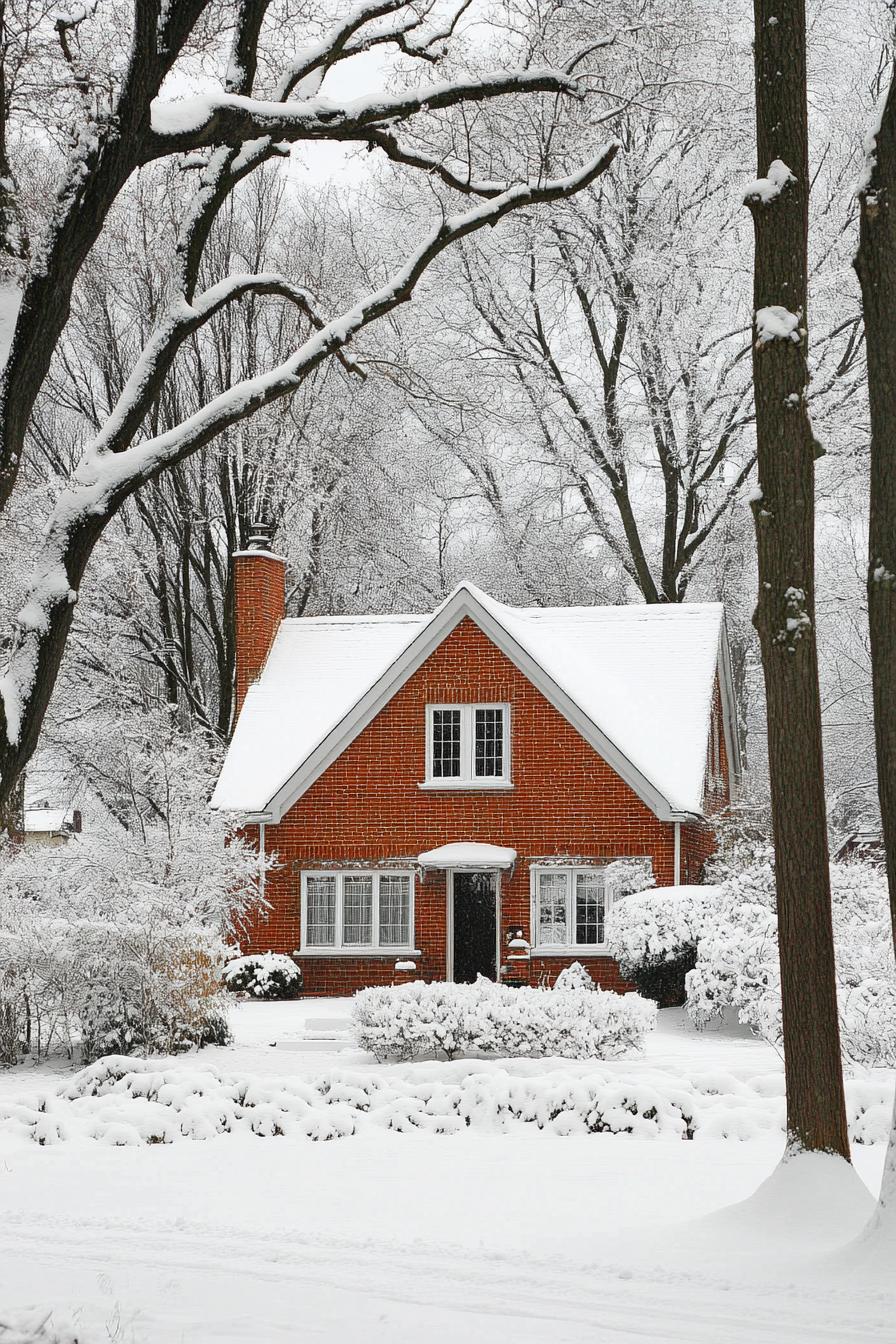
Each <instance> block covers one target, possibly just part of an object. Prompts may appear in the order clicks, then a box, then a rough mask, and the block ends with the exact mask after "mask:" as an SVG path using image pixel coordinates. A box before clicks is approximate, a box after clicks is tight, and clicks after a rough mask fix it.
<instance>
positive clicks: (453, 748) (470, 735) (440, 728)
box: [426, 705, 510, 787]
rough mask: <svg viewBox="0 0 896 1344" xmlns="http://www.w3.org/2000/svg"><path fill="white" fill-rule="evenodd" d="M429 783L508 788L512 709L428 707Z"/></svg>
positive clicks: (502, 707) (455, 706) (505, 707)
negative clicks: (492, 785)
mask: <svg viewBox="0 0 896 1344" xmlns="http://www.w3.org/2000/svg"><path fill="white" fill-rule="evenodd" d="M426 782H427V783H428V784H444V785H445V786H446V787H450V786H451V785H458V784H473V785H475V784H482V785H489V784H508V783H509V782H510V706H509V705H427V707H426Z"/></svg>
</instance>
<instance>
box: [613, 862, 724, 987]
mask: <svg viewBox="0 0 896 1344" xmlns="http://www.w3.org/2000/svg"><path fill="white" fill-rule="evenodd" d="M719 890H720V888H719V887H695V886H681V887H654V888H652V889H651V890H650V891H639V892H634V893H633V894H632V895H631V896H626V897H624V898H623V899H622V900H617V901H616V902H615V904H614V905H613V907H612V909H611V910H610V915H609V919H608V923H607V946H608V947H609V950H610V952H611V953H612V954H613V956H614V957H615V958H616V960H617V961H618V962H619V966H620V969H621V971H622V974H623V975H624V976H625V978H626V979H627V980H631V981H632V983H633V984H634V985H636V986H637V988H638V992H639V994H643V995H644V996H645V997H646V998H648V999H653V1000H655V1001H656V1002H657V1003H658V1004H659V1005H660V1006H661V1007H669V1006H671V1005H673V1004H679V1003H684V1000H685V977H686V976H687V974H688V972H689V971H691V970H692V969H693V967H694V965H695V963H696V959H697V942H698V940H699V938H700V935H701V933H702V931H703V928H704V924H705V922H706V919H707V916H708V914H709V912H710V911H711V909H712V907H713V906H714V905H715V904H716V903H717V901H718V896H719Z"/></svg>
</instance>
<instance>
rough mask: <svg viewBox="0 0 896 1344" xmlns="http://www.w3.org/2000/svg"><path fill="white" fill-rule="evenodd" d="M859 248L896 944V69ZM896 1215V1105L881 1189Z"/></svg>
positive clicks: (876, 688) (877, 737)
mask: <svg viewBox="0 0 896 1344" xmlns="http://www.w3.org/2000/svg"><path fill="white" fill-rule="evenodd" d="M859 198H860V201H861V207H862V208H861V215H860V221H859V251H858V255H857V256H856V260H855V268H856V272H857V273H858V277H859V282H860V284H861V286H862V306H863V308H864V313H865V343H866V346H867V351H868V400H869V403H870V408H871V491H870V509H869V527H868V631H869V635H870V640H871V686H872V692H873V698H874V741H875V747H876V749H877V790H878V796H879V798H880V815H881V822H882V825H883V837H884V850H885V853H886V856H887V880H888V883H889V889H890V918H891V921H892V926H893V946H894V949H896V66H894V68H893V70H892V71H891V77H890V88H889V91H888V93H887V98H886V102H885V103H884V107H883V112H882V114H881V120H880V128H879V129H878V130H877V133H876V136H875V142H874V145H873V146H872V147H871V151H870V154H869V159H868V163H867V165H866V170H865V175H864V179H863V183H862V187H861V190H860V192H859ZM880 1202H881V1214H882V1215H884V1214H885V1215H886V1216H887V1219H888V1221H889V1219H890V1218H896V1110H894V1113H893V1129H892V1131H891V1134H890V1148H889V1152H888V1154H887V1165H886V1169H885V1171H884V1179H883V1184H882V1186H881V1195H880Z"/></svg>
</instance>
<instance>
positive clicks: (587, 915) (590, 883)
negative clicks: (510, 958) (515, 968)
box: [532, 867, 612, 951]
mask: <svg viewBox="0 0 896 1344" xmlns="http://www.w3.org/2000/svg"><path fill="white" fill-rule="evenodd" d="M611 903H612V891H611V888H610V884H609V883H608V882H607V880H606V875H605V871H604V869H603V868H573V867H570V868H533V869H532V906H533V910H532V928H533V930H534V933H535V940H534V941H535V946H536V947H540V948H545V947H556V948H557V949H558V951H564V950H566V949H584V950H588V949H590V950H591V951H596V950H597V949H599V948H602V947H606V944H607V915H608V914H609V910H610V905H611Z"/></svg>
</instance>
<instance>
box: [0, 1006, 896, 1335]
mask: <svg viewBox="0 0 896 1344" xmlns="http://www.w3.org/2000/svg"><path fill="white" fill-rule="evenodd" d="M346 1016H347V1003H346V1002H345V1001H336V1000H329V1001H320V1000H319V1001H316V1002H315V1001H307V1000H306V1001H299V1002H298V1003H274V1004H257V1003H252V1004H246V1005H244V1006H242V1007H240V1008H238V1009H236V1010H235V1012H234V1030H235V1033H236V1043H235V1044H234V1045H233V1046H231V1047H228V1048H226V1049H209V1050H205V1051H202V1052H200V1054H199V1056H198V1057H197V1055H195V1054H194V1055H188V1056H181V1057H179V1058H177V1059H175V1060H173V1061H166V1062H165V1064H164V1068H165V1070H166V1071H167V1070H171V1071H172V1072H173V1073H176V1074H179V1075H182V1076H183V1077H184V1078H185V1079H186V1077H188V1076H189V1075H190V1073H191V1071H192V1072H193V1073H195V1071H196V1069H197V1065H200V1066H205V1065H208V1066H210V1067H212V1068H213V1069H215V1070H216V1071H218V1072H219V1073H221V1074H225V1075H227V1076H229V1077H235V1076H237V1075H239V1076H240V1077H243V1078H245V1077H249V1078H251V1080H252V1082H253V1084H254V1085H256V1086H258V1087H260V1088H262V1089H268V1090H269V1089H274V1090H276V1089H277V1088H278V1087H281V1088H282V1087H285V1088H296V1087H298V1088H301V1087H305V1086H310V1085H311V1084H312V1083H313V1080H314V1079H316V1078H319V1077H320V1076H321V1075H330V1076H333V1075H334V1074H339V1075H344V1074H350V1075H351V1076H352V1077H353V1078H354V1079H355V1080H364V1079H367V1080H368V1085H371V1084H374V1083H375V1084H376V1085H377V1086H379V1087H383V1086H385V1085H387V1084H388V1085H389V1086H391V1087H393V1088H398V1087H400V1086H401V1085H402V1084H405V1085H406V1084H408V1083H411V1082H416V1083H419V1082H420V1080H421V1079H422V1080H424V1081H425V1080H427V1079H429V1080H433V1079H440V1080H441V1081H442V1082H443V1083H446V1084H447V1083H449V1082H450V1081H451V1080H452V1079H454V1080H458V1079H459V1078H460V1077H461V1076H462V1074H463V1072H464V1070H465V1069H471V1068H475V1069H476V1070H477V1071H479V1072H480V1073H484V1074H486V1075H489V1074H496V1073H501V1072H503V1073H505V1074H508V1075H511V1076H512V1077H514V1078H516V1079H518V1080H522V1081H526V1082H531V1081H533V1080H537V1079H538V1077H539V1076H544V1075H549V1074H552V1073H553V1074H554V1075H557V1074H558V1072H560V1073H563V1074H564V1075H566V1076H582V1075H584V1074H587V1073H589V1072H591V1073H594V1072H595V1071H599V1072H600V1073H601V1074H613V1075H615V1076H616V1078H617V1080H618V1081H620V1082H624V1083H631V1082H633V1081H636V1080H640V1081H641V1082H645V1081H648V1080H651V1079H652V1080H653V1081H654V1083H655V1081H656V1079H657V1078H659V1077H663V1076H665V1075H667V1074H668V1075H669V1076H670V1077H672V1078H677V1079H678V1080H679V1082H680V1083H683V1082H684V1081H685V1080H691V1082H693V1080H694V1079H695V1078H697V1077H700V1076H702V1077H704V1078H706V1079H708V1078H709V1077H710V1075H714V1076H715V1080H716V1085H717V1086H718V1085H724V1084H725V1080H726V1079H729V1080H733V1081H734V1083H735V1084H737V1085H738V1086H739V1087H744V1086H748V1085H749V1083H750V1080H752V1079H756V1078H764V1079H766V1080H768V1086H767V1090H768V1091H769V1092H770V1093H771V1096H772V1099H773V1100H774V1095H775V1090H774V1083H773V1080H774V1078H775V1077H776V1076H778V1077H779V1076H780V1062H779V1060H778V1059H777V1056H776V1055H775V1053H774V1051H772V1050H771V1049H770V1048H768V1047H767V1046H765V1045H763V1044H761V1043H759V1042H757V1041H755V1040H753V1039H752V1038H750V1037H749V1036H747V1035H746V1034H745V1033H744V1032H742V1031H740V1030H738V1029H734V1030H733V1031H732V1030H730V1029H728V1030H726V1029H723V1030H720V1031H716V1032H710V1033H705V1034H703V1035H699V1036H698V1035H697V1034H696V1033H694V1032H693V1031H691V1030H690V1029H689V1028H688V1027H687V1025H686V1023H685V1021H684V1019H683V1015H682V1014H681V1013H680V1012H678V1011H676V1010H667V1011H665V1012H663V1013H661V1014H660V1025H659V1027H658V1029H657V1032H656V1033H655V1034H654V1035H653V1036H652V1037H651V1038H650V1039H649V1042H648V1046H647V1050H646V1052H645V1056H644V1057H643V1058H642V1059H637V1060H619V1061H613V1062H611V1063H606V1064H600V1065H587V1064H571V1063H564V1062H563V1061H558V1060H540V1061H521V1060H515V1061H507V1062H497V1063H491V1062H490V1063H487V1064H484V1063H483V1062H482V1061H475V1062H470V1063H469V1064H466V1065H465V1064H464V1063H463V1062H462V1061H455V1062H454V1063H452V1064H438V1063H418V1064H413V1065H377V1064H376V1063H374V1062H373V1061H372V1060H371V1059H370V1058H369V1057H366V1056H363V1055H361V1054H360V1052H357V1051H355V1050H353V1049H351V1048H346V1042H345V1035H344V1033H345V1028H346V1021H345V1019H346ZM274 1041H276V1042H277V1044H276V1045H273V1044H272V1042H274ZM74 1076H75V1075H74V1071H72V1070H65V1071H62V1072H61V1073H60V1070H58V1069H54V1070H50V1069H47V1068H40V1069H31V1068H28V1067H25V1068H20V1069H17V1070H14V1071H9V1072H7V1073H5V1074H0V1106H2V1105H3V1104H4V1103H7V1104H8V1103H9V1102H11V1101H12V1100H13V1099H15V1101H16V1102H23V1103H25V1104H26V1106H27V1105H31V1104H33V1103H34V1101H35V1099H36V1098H37V1096H38V1095H39V1094H40V1093H46V1092H48V1091H53V1090H54V1089H56V1088H57V1087H59V1086H60V1085H61V1086H63V1087H70V1085H71V1083H72V1080H73V1077H74ZM861 1085H862V1086H863V1087H865V1088H868V1087H871V1086H873V1087H874V1088H876V1089H878V1090H880V1089H881V1088H885V1087H886V1086H892V1078H891V1076H889V1075H882V1074H876V1075H875V1076H874V1077H871V1078H870V1079H869V1078H866V1079H863V1080H861ZM736 1091H737V1088H735V1093H736ZM735 1093H733V1094H732V1099H736V1097H735ZM757 1095H758V1094H757ZM99 1100H102V1099H99ZM94 1101H96V1099H94ZM719 1101H720V1103H721V1099H719ZM127 1104H128V1103H127V1099H125V1101H124V1105H127ZM781 1146H782V1145H781V1139H780V1137H778V1136H777V1134H773V1133H771V1132H769V1131H767V1132H766V1134H765V1135H764V1136H762V1137H758V1138H752V1139H750V1140H748V1141H737V1140H736V1139H730V1138H729V1139H718V1138H711V1137H705V1136H704V1137H703V1139H702V1140H701V1141H695V1142H681V1141H663V1140H662V1139H661V1140H660V1141H657V1140H656V1139H646V1138H644V1139H642V1138H631V1137H625V1136H618V1135H611V1134H588V1135H576V1134H573V1135H572V1136H567V1137H559V1136H557V1135H556V1134H555V1133H553V1132H551V1131H550V1130H549V1129H547V1130H540V1129H538V1128H537V1127H536V1126H534V1125H533V1124H527V1125H520V1124H516V1125H515V1126H512V1127H511V1128H510V1129H509V1130H508V1132H504V1133H501V1132H499V1130H498V1128H497V1127H496V1126H495V1125H492V1126H491V1128H489V1127H487V1126H484V1125H483V1126H481V1127H476V1126H471V1127H470V1128H465V1129H464V1131H463V1132H459V1133H455V1134H450V1135H442V1134H421V1133H420V1132H419V1130H416V1131H415V1132H413V1133H412V1134H411V1135H408V1134H406V1133H395V1132H392V1131H389V1130H387V1129H385V1128H382V1127H379V1126H374V1125H371V1124H368V1125H367V1126H366V1127H364V1128H363V1129H359V1130H358V1132H356V1133H355V1134H354V1135H353V1136H352V1137H349V1138H345V1139H343V1140H340V1141H337V1142H330V1143H321V1142H316V1143H313V1142H309V1141H308V1139H306V1138H302V1137H298V1136H292V1135H290V1136H288V1137H285V1138H278V1139H260V1138H258V1137H256V1136H255V1135H253V1134H252V1133H251V1132H245V1131H240V1130H237V1131H236V1132H233V1133H230V1134H223V1135H220V1136H218V1137H215V1138H211V1139H209V1140H207V1141H205V1142H183V1141H182V1142H174V1143H170V1144H155V1145H151V1146H150V1145H145V1144H140V1145H138V1146H128V1147H112V1146H109V1145H108V1144H107V1143H101V1142H96V1141H94V1140H93V1139H90V1138H86V1137H84V1135H83V1133H80V1132H79V1133H76V1134H75V1135H74V1137H72V1138H71V1139H70V1140H68V1141H65V1142H61V1143H59V1144H57V1145H54V1146H46V1147H40V1146H38V1145H37V1144H35V1143H34V1142H32V1141H31V1139H30V1138H29V1137H28V1135H27V1132H26V1130H25V1129H24V1128H23V1127H22V1126H21V1125H18V1124H7V1125H5V1126H3V1127H0V1208H2V1214H3V1217H2V1221H0V1282H2V1305H3V1307H4V1309H13V1310H15V1309H19V1308H23V1307H25V1306H26V1305H29V1304H32V1303H35V1304H37V1303H39V1304H46V1305H50V1306H53V1307H55V1308H56V1309H57V1310H58V1311H59V1312H60V1313H61V1314H63V1315H65V1314H69V1315H71V1314H72V1313H80V1320H81V1322H82V1324H83V1326H84V1327H85V1337H86V1338H87V1339H88V1340H89V1339H90V1338H95V1339H102V1340H105V1339H107V1338H108V1337H109V1335H108V1333H107V1331H111V1333H112V1337H113V1338H114V1339H116V1340H118V1341H140V1342H141V1344H142V1342H143V1341H145V1344H174V1342H175V1341H178V1342H180V1341H188V1342H190V1344H192V1341H197V1342H198V1341H201V1342H202V1344H206V1342H208V1344H211V1341H218V1340H244V1341H253V1342H258V1344H264V1342H265V1341H280V1340H283V1341H286V1340H293V1339H295V1338H297V1337H299V1334H301V1337H302V1338H303V1339H310V1340H320V1341H332V1342H334V1344H337V1342H338V1344H343V1341H346V1342H349V1341H355V1340H358V1341H360V1340H362V1339H363V1340H365V1341H373V1342H374V1344H376V1342H377V1341H386V1340H390V1341H395V1340H401V1341H404V1340H406V1341H417V1340H424V1339H425V1340H427V1341H436V1342H437V1344H442V1341H445V1342H446V1344H447V1341H453V1340H455V1339H456V1338H457V1337H458V1335H463V1337H464V1339H465V1341H468V1344H478V1342H479V1341H483V1344H484V1342H485V1341H490V1344H493V1342H494V1341H496V1340H498V1341H502V1340H505V1339H506V1340H508V1341H510V1340H513V1341H518V1340H524V1341H533V1344H534V1341H536V1340H538V1341H549V1340H558V1341H585V1340H588V1341H600V1342H601V1344H603V1342H604V1341H606V1342H607V1344H609V1342H610V1341H626V1340H639V1341H651V1344H659V1342H661V1341H670V1342H671V1341H691V1342H693V1344H698V1342H699V1344H709V1342H710V1341H711V1342H712V1344H719V1341H721V1340H725V1341H733V1344H747V1341H756V1344H760V1341H761V1344H769V1341H781V1344H784V1342H785V1341H786V1342H787V1344H791V1342H796V1344H800V1342H801V1341H805V1342H806V1344H808V1342H809V1341H812V1342H813V1344H814V1342H815V1341H824V1340H829V1341H832V1344H833V1342H834V1341H836V1344H851V1341H862V1340H880V1341H884V1340H889V1339H891V1338H892V1328H893V1327H892V1321H893V1313H894V1309H896V1287H894V1283H893V1280H894V1276H893V1274H892V1269H891V1266H890V1265H887V1264H882V1263H881V1262H879V1261H875V1260H874V1258H872V1257H871V1256H870V1255H867V1254H866V1255H856V1254H855V1253H853V1254H851V1255H849V1256H847V1257H844V1256H842V1255H841V1254H840V1253H839V1249H838V1248H839V1247H840V1246H841V1245H842V1244H844V1243H845V1242H847V1241H849V1239H850V1238H851V1237H852V1236H854V1235H855V1234H856V1233H857V1232H858V1231H859V1229H860V1228H861V1226H862V1224H863V1222H864V1220H865V1218H866V1216H867V1214H868V1213H869V1212H870V1208H871V1202H872V1201H871V1196H870V1195H867V1197H866V1196H865V1195H864V1194H863V1193H862V1192H861V1191H860V1190H859V1189H858V1188H857V1189H847V1190H845V1191H833V1192H831V1190H830V1188H829V1186H828V1183H827V1178H826V1175H825V1170H824V1165H825V1162H826V1159H820V1162H821V1166H820V1167H819V1169H818V1170H819V1174H818V1179H817V1181H816V1180H815V1179H814V1173H813V1178H812V1179H811V1180H810V1182H809V1188H808V1189H804V1190H803V1191H801V1192H800V1197H799V1199H798V1200H794V1199H792V1198H791V1199H789V1200H786V1201H785V1206H786V1207H789V1208H791V1209H793V1208H795V1207H798V1206H799V1204H800V1203H801V1202H802V1200H804V1199H809V1200H811V1198H812V1195H813V1188H814V1192H815V1193H816V1194H817V1195H819V1196H821V1197H822V1199H823V1200H824V1201H825V1204H826V1207H825V1208H824V1209H819V1208H817V1207H815V1208H812V1207H809V1208H808V1209H807V1210H806V1215H805V1217H804V1218H803V1219H802V1221H801V1223H800V1221H799V1220H798V1225H797V1226H793V1225H791V1224H789V1223H788V1222H787V1220H786V1219H782V1217H781V1216H780V1215H779V1213H778V1212H777V1211H775V1210H772V1211H765V1212H764V1211H760V1212H759V1213H758V1214H751V1215H750V1216H747V1217H738V1218H736V1219H734V1220H732V1219H731V1218H730V1216H727V1217H725V1216H723V1217H722V1218H721V1219H716V1220H712V1219H710V1220H708V1221H703V1222H700V1221H696V1222H695V1221H694V1220H700V1219H702V1218H704V1217H705V1215H711V1214H712V1213H713V1211H715V1210H718V1209H720V1208H722V1207H723V1206H724V1205H726V1204H728V1203H730V1202H732V1201H736V1200H741V1199H744V1198H746V1197H747V1196H749V1195H750V1194H752V1192H753V1191H754V1190H755V1189H756V1187H757V1186H758V1185H759V1184H760V1183H761V1182H762V1181H763V1179H765V1178H766V1177H767V1176H768V1175H769V1174H770V1173H771V1172H772V1170H773V1169H774V1167H775V1164H776V1162H777V1159H778V1157H779V1155H780V1151H781ZM855 1159H856V1165H857V1168H858V1170H859V1172H860V1174H861V1176H862V1177H863V1179H864V1181H865V1182H866V1183H867V1186H868V1187H869V1188H872V1189H875V1190H876V1186H877V1182H878V1181H879V1178H880V1170H881V1166H882V1161H883V1145H882V1144H879V1143H878V1144H873V1145H871V1144H867V1145H858V1146H856V1148H855ZM828 1201H831V1202H830V1203H828Z"/></svg>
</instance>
